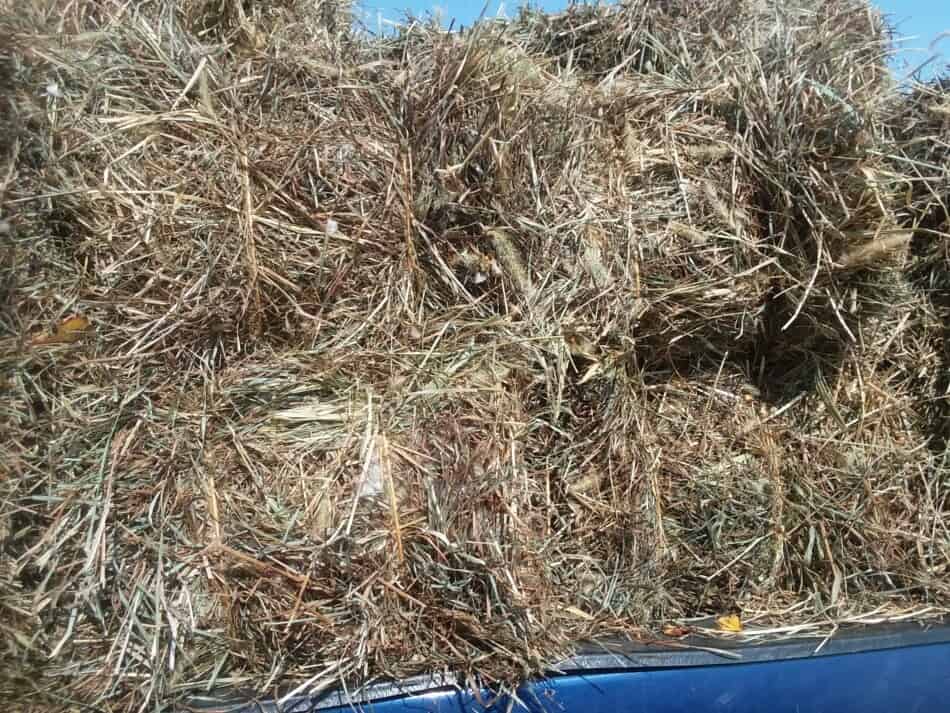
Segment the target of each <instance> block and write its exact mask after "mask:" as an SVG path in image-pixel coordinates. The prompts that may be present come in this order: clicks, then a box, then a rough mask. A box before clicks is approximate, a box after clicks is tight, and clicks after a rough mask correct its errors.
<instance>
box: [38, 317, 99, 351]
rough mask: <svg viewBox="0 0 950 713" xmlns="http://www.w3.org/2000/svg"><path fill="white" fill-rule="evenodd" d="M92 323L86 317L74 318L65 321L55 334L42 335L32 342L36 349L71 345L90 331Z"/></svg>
mask: <svg viewBox="0 0 950 713" xmlns="http://www.w3.org/2000/svg"><path fill="white" fill-rule="evenodd" d="M90 326H91V323H90V322H89V320H88V319H86V318H85V317H80V316H78V315H77V316H74V317H69V318H67V319H64V320H63V322H62V323H61V324H60V325H59V326H58V327H57V328H56V332H55V333H54V334H40V335H37V336H35V337H33V339H32V340H30V344H32V345H33V346H34V347H39V346H43V345H45V344H70V343H72V342H76V341H78V340H79V339H80V337H82V335H83V333H84V332H85V331H86V330H87V329H89V327H90Z"/></svg>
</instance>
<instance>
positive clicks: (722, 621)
mask: <svg viewBox="0 0 950 713" xmlns="http://www.w3.org/2000/svg"><path fill="white" fill-rule="evenodd" d="M716 626H717V627H718V628H719V631H729V632H732V633H738V632H740V631H742V620H741V619H740V618H739V615H738V614H729V615H727V616H721V617H719V618H718V619H716Z"/></svg>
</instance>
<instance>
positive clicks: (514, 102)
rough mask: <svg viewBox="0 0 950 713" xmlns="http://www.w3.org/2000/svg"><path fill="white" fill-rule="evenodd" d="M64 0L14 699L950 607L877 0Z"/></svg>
mask: <svg viewBox="0 0 950 713" xmlns="http://www.w3.org/2000/svg"><path fill="white" fill-rule="evenodd" d="M305 6H306V7H305ZM39 8H40V6H39V5H36V6H31V8H30V9H29V11H24V12H17V13H15V14H13V13H9V12H7V13H6V14H5V15H4V17H3V21H2V24H0V27H2V32H3V34H4V36H7V37H9V38H10V42H9V43H7V44H5V45H4V46H5V47H7V48H8V49H6V50H5V52H6V55H5V56H4V58H3V74H2V75H0V76H2V81H4V82H5V83H6V85H7V86H8V88H9V92H8V96H9V97H11V100H10V101H9V102H8V103H7V104H4V107H3V110H2V111H3V114H2V116H0V118H2V121H3V122H4V125H5V126H9V127H12V129H11V131H10V132H9V133H8V134H6V136H7V137H8V138H7V140H6V141H5V143H4V144H3V146H2V148H3V150H4V161H5V165H4V171H3V174H2V175H3V181H4V182H3V184H2V190H3V195H2V199H3V202H4V204H3V205H4V207H3V210H4V214H3V218H4V220H5V221H8V222H9V225H10V231H9V234H6V235H5V236H4V241H5V243H4V256H3V260H4V262H3V270H4V280H5V282H4V290H5V295H6V296H7V302H6V305H5V307H4V313H3V329H4V334H3V336H2V339H3V342H2V345H3V351H2V356H0V359H2V362H0V364H2V368H3V379H4V381H3V388H4V401H3V409H4V417H3V420H2V423H0V427H2V429H3V434H2V435H3V437H4V442H5V444H6V452H5V457H4V467H5V477H4V479H3V481H2V486H0V487H2V498H3V501H2V502H3V510H2V513H0V524H2V527H3V528H4V530H3V535H4V541H5V547H4V551H3V555H2V556H3V558H4V559H3V561H2V567H0V588H2V589H0V597H2V600H0V601H2V602H3V606H4V610H5V612H6V613H7V618H5V622H8V623H4V624H3V626H4V629H3V631H4V647H3V654H2V655H3V657H4V659H3V670H4V676H3V677H0V681H2V682H3V685H4V686H5V689H6V690H5V692H7V693H9V694H10V695H15V696H17V697H18V698H22V697H25V696H31V697H33V698H34V699H43V698H45V699H48V700H51V701H56V702H59V703H62V701H63V700H64V699H65V700H69V701H79V702H83V703H88V704H92V705H98V706H102V707H110V708H111V709H114V710H136V709H139V708H140V707H141V706H144V705H148V704H149V703H165V702H170V701H175V700H179V699H182V698H184V697H187V696H188V695H191V694H195V693H200V692H202V691H206V690H210V689H213V688H216V687H221V686H236V687H249V688H257V689H258V690H264V691H270V690H274V689H275V687H277V686H278V685H280V686H290V687H295V686H298V687H300V688H301V690H319V689H320V688H321V687H326V686H330V685H334V684H335V683H337V682H340V681H345V680H368V679H370V678H372V677H375V676H400V675H404V674H407V673H411V672H419V671H436V670H447V671H451V672H457V673H460V674H463V675H464V674H477V675H479V676H481V677H482V678H483V679H484V680H497V679H503V680H507V681H510V680H512V679H518V678H521V677H524V676H528V675H531V674H534V673H537V672H539V671H542V670H543V669H544V667H545V666H546V665H549V664H550V663H551V662H552V661H554V660H556V659H557V658H558V657H559V656H561V655H563V654H565V653H566V652H568V651H569V650H570V647H571V645H572V644H573V643H574V642H577V641H579V640H583V639H590V638H595V637H598V636H606V635H609V634H627V635H639V634H641V633H642V632H643V631H644V628H645V627H646V628H648V627H651V626H653V625H655V624H657V623H659V622H661V621H664V620H668V619H671V618H681V617H689V616H693V615H698V614H706V613H720V612H723V611H725V610H730V609H733V608H735V607H738V608H741V609H742V610H743V611H744V612H745V613H746V614H747V615H751V616H752V617H753V618H754V619H756V620H759V621H763V622H768V623H770V624H772V625H780V626H789V627H792V628H793V629H794V630H796V631H798V630H800V629H801V628H802V627H804V628H808V627H812V626H815V625H816V623H820V622H827V621H829V620H833V621H844V620H849V619H857V620H869V619H872V618H886V617H888V616H908V615H916V616H923V615H925V614H927V613H939V612H941V611H944V607H946V605H947V602H948V595H950V592H948V587H947V584H946V569H947V562H948V557H950V549H948V546H947V542H948V537H947V531H946V525H945V516H946V514H947V508H948V503H947V485H948V481H947V477H948V475H947V472H948V471H947V468H946V463H945V462H944V461H943V460H941V455H940V452H939V449H938V448H937V447H935V443H936V441H935V436H934V427H935V421H934V417H933V414H934V413H938V412H939V411H940V404H941V403H943V400H944V399H945V396H943V395H942V392H941V391H940V389H939V381H940V379H939V370H940V369H941V366H940V364H941V362H940V359H941V356H940V353H939V349H938V348H937V346H936V345H937V344H938V340H939V335H940V334H941V332H940V329H941V326H940V321H939V315H938V314H937V313H936V310H935V309H934V308H933V305H932V304H931V302H930V301H928V300H927V299H926V298H925V296H922V295H921V294H920V293H919V292H917V291H915V290H914V289H913V288H912V287H911V286H910V283H909V282H908V281H907V280H905V278H904V277H903V275H902V273H901V271H900V269H895V268H901V267H903V266H904V265H905V263H906V260H907V256H906V245H907V242H908V240H909V237H908V234H907V233H904V232H902V231H903V230H904V227H903V225H902V222H901V221H902V220H903V218H904V217H905V216H904V214H903V213H901V212H900V211H901V210H902V203H901V199H902V197H903V193H902V191H903V190H904V187H905V185H906V184H905V175H904V173H902V171H903V170H904V169H901V168H897V169H895V168H894V161H893V158H894V156H895V155H896V154H897V151H898V149H897V148H896V147H895V146H894V145H893V142H892V141H891V136H892V132H891V131H890V127H889V126H888V121H889V118H890V114H889V113H888V112H891V111H892V109H893V106H894V104H895V102H896V101H898V96H897V93H896V88H894V87H893V86H892V85H891V83H890V80H889V79H888V75H887V71H886V66H885V64H884V60H885V55H886V51H887V42H886V32H885V29H886V28H884V26H883V25H882V24H881V22H880V20H879V18H878V17H877V15H876V14H875V13H873V12H871V11H870V10H869V8H868V7H867V6H866V5H865V4H863V3H861V2H854V1H852V0H837V1H835V2H824V3H810V2H804V1H803V2H789V3H784V2H781V3H780V2H770V3H766V4H765V5H763V4H762V3H759V2H741V3H733V2H728V3H727V2H714V3H702V4H701V5H698V4H696V3H691V2H689V3H687V2H685V1H684V2H664V3H638V2H629V3H625V4H621V5H619V6H617V7H611V8H588V7H575V8H572V9H570V10H569V11H567V12H566V13H565V14H563V15H558V16H547V15H541V14H537V13H532V12H527V13H524V14H523V15H521V16H520V17H519V18H518V19H517V20H516V21H513V22H511V23H484V24H481V25H479V26H477V27H476V28H474V29H472V30H470V31H468V32H466V33H464V34H450V33H445V32H443V31H441V30H439V29H436V28H432V27H427V26H422V25H420V24H410V25H407V26H405V27H403V28H400V29H399V31H398V32H397V33H396V34H395V35H394V36H390V37H379V38H374V37H370V36H367V35H365V34H361V33H359V32H353V31H350V30H349V29H348V24H349V23H348V21H347V20H346V19H345V18H346V13H345V12H343V9H342V8H339V7H337V8H334V7H333V6H329V5H328V6H326V7H321V8H318V9H317V10H316V11H315V10H313V8H312V7H311V6H310V5H309V4H307V3H301V4H300V6H299V7H298V6H296V5H295V4H294V3H285V4H280V5H274V6H273V7H270V6H268V7H267V8H266V9H262V8H261V7H255V8H253V9H250V10H249V9H246V6H245V5H244V4H241V3H236V2H235V3H232V2H227V3H223V4H222V3H203V2H186V3H172V2H164V1H161V0H155V1H153V2H148V3H141V4H137V5H133V6H129V5H124V4H116V5H112V4H109V3H89V2H78V3H69V4H67V5H66V6H65V15H64V16H63V17H62V18H58V17H56V16H55V15H54V14H53V13H52V12H51V11H50V12H44V11H42V10H41V9H39ZM51 10H52V8H51ZM54 18H55V19H54ZM740 27H741V28H750V29H749V31H748V32H746V31H745V30H743V32H742V33H739V32H738V30H737V28H740Z"/></svg>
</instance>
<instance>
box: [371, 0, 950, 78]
mask: <svg viewBox="0 0 950 713" xmlns="http://www.w3.org/2000/svg"><path fill="white" fill-rule="evenodd" d="M484 1H485V0H362V2H361V3H360V4H361V5H362V7H363V8H364V9H365V10H366V11H367V13H368V14H369V15H370V16H371V17H373V16H375V15H376V14H377V12H380V13H382V16H383V17H386V18H389V19H399V18H400V17H401V16H402V14H403V12H404V11H406V10H411V11H412V12H413V13H415V14H417V15H424V14H425V13H426V12H429V11H432V10H433V9H434V8H436V7H438V8H439V11H440V12H441V14H442V16H443V17H444V19H445V21H446V22H448V21H449V20H451V19H452V18H455V19H456V20H457V21H458V22H462V23H464V24H469V23H471V22H472V20H473V19H475V18H476V17H477V16H478V14H479V13H480V12H481V9H482V7H483V4H484ZM696 2H702V0H696ZM520 4H521V0H514V1H511V0H508V1H507V2H503V3H502V5H501V7H502V9H503V10H505V11H507V12H508V13H509V14H513V13H514V11H516V10H517V8H518V6H519V5H520ZM531 4H532V5H533V6H534V7H542V8H544V9H546V10H558V9H561V8H563V7H564V6H565V5H566V4H567V2H566V0H535V1H534V2H532V3H531ZM874 4H875V5H877V6H878V7H879V8H881V9H882V10H883V11H884V12H885V13H886V14H887V15H888V16H889V17H890V18H891V22H892V24H895V25H896V26H897V30H898V33H899V35H900V36H902V37H906V38H907V39H906V41H904V42H902V43H901V46H902V47H903V48H904V51H903V52H902V53H901V55H900V56H899V57H898V58H896V61H895V70H896V71H897V72H898V74H902V73H903V74H906V72H907V71H908V69H907V68H914V67H916V66H918V65H920V64H921V63H923V62H925V61H926V60H927V59H928V58H929V57H931V56H932V55H933V54H934V52H932V51H931V50H930V48H929V45H930V44H931V43H935V47H934V50H935V51H936V52H938V53H940V57H939V58H938V59H936V60H935V61H933V62H931V63H930V64H929V65H928V68H927V69H926V70H925V71H926V73H927V74H928V75H932V74H933V72H934V71H937V70H941V69H942V68H943V67H944V66H945V65H946V64H947V63H948V62H950V0H876V1H875V3H874ZM498 9H499V0H489V2H488V14H489V15H495V14H496V13H497V12H498ZM941 33H948V36H946V37H943V38H941V37H940V35H941Z"/></svg>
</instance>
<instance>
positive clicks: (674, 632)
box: [663, 624, 690, 639]
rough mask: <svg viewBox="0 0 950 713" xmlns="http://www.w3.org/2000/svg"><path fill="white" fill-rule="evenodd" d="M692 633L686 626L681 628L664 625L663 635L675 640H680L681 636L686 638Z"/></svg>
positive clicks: (676, 625) (677, 625)
mask: <svg viewBox="0 0 950 713" xmlns="http://www.w3.org/2000/svg"><path fill="white" fill-rule="evenodd" d="M689 633H690V630H689V629H688V628H686V627H685V626H680V625H679V624H664V625H663V635H664V636H670V637H673V638H677V639H678V638H679V637H681V636H686V635H687V634H689Z"/></svg>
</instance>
